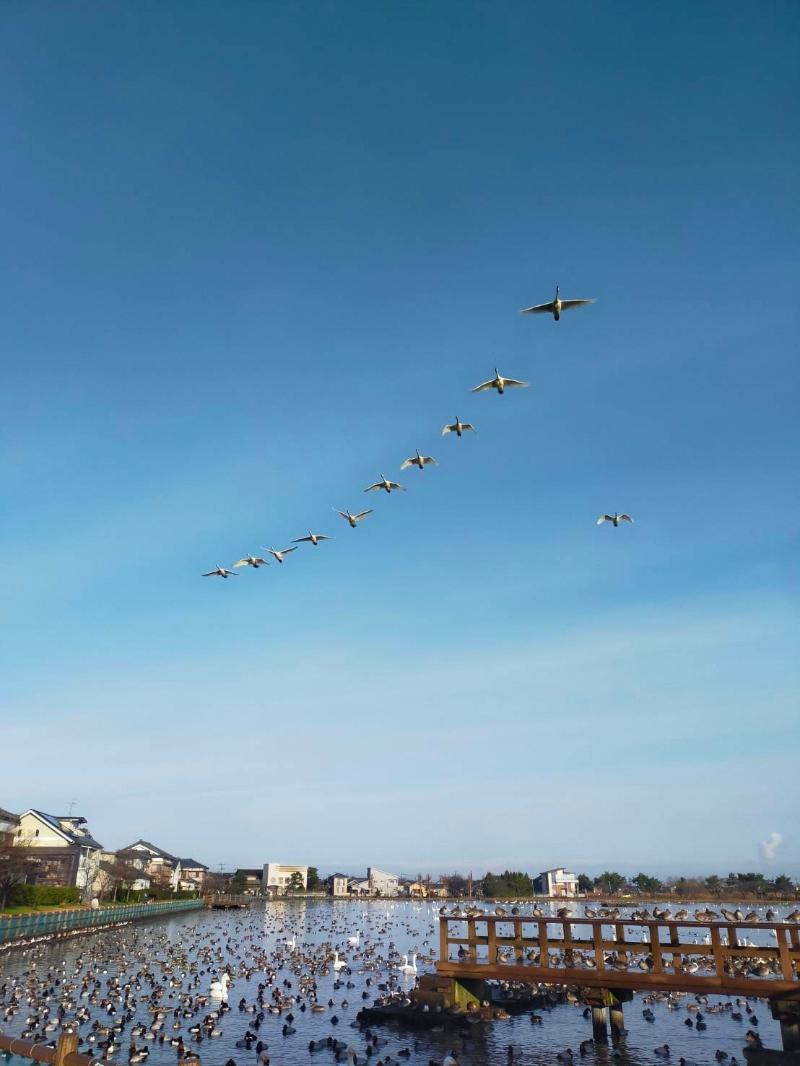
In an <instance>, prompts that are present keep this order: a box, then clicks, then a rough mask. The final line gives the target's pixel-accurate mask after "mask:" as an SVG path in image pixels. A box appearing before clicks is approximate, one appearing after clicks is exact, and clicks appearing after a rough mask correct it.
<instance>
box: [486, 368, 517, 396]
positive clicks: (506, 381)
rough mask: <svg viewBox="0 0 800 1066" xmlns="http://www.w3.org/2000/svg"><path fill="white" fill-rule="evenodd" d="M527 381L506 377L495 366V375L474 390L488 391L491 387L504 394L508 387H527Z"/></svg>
mask: <svg viewBox="0 0 800 1066" xmlns="http://www.w3.org/2000/svg"><path fill="white" fill-rule="evenodd" d="M527 387H528V382H527V381H517V379H516V378H504V377H503V375H502V374H501V373H500V371H499V370H498V369H497V367H495V368H494V377H493V378H490V379H489V380H488V381H482V382H481V384H480V385H476V386H475V388H474V389H473V390H472V391H473V392H487V391H488V390H489V389H497V393H498V395H499V396H502V395H503V393H504V392H505V391H506V389H513V388H518V389H527Z"/></svg>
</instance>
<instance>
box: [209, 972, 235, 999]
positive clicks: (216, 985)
mask: <svg viewBox="0 0 800 1066" xmlns="http://www.w3.org/2000/svg"><path fill="white" fill-rule="evenodd" d="M230 983H231V975H230V974H229V973H224V974H223V975H222V978H221V979H220V980H219V981H212V982H211V987H210V988H209V994H210V995H211V997H212V998H213V999H227V998H228V985H229V984H230Z"/></svg>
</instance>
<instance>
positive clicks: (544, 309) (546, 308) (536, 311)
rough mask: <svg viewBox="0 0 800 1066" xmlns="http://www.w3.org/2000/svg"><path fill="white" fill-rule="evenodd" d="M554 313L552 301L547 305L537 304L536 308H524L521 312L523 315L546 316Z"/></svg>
mask: <svg viewBox="0 0 800 1066" xmlns="http://www.w3.org/2000/svg"><path fill="white" fill-rule="evenodd" d="M552 313H553V303H552V301H551V302H550V303H547V304H536V306H535V307H523V308H522V310H521V311H520V314H521V315H546V314H551V315H552Z"/></svg>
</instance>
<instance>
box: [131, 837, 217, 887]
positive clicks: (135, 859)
mask: <svg viewBox="0 0 800 1066" xmlns="http://www.w3.org/2000/svg"><path fill="white" fill-rule="evenodd" d="M117 854H118V855H119V856H120V858H124V860H125V861H126V862H130V863H132V865H134V866H137V867H138V868H139V869H140V870H142V871H144V873H146V874H147V875H148V877H149V879H150V881H151V883H152V884H153V885H154V886H157V887H159V888H169V889H172V891H173V892H177V891H178V889H179V888H180V882H181V860H180V859H179V858H178V857H177V856H176V855H171V854H170V853H169V852H168V851H164V849H163V848H159V847H157V846H156V845H155V844H151V843H150V841H149V840H136V841H134V843H133V844H129V845H128V846H127V847H126V848H121V849H120V850H119V852H118V853H117ZM189 861H190V862H191V861H193V860H189ZM203 869H204V870H205V867H203Z"/></svg>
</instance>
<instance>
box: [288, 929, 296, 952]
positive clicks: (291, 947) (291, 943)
mask: <svg viewBox="0 0 800 1066" xmlns="http://www.w3.org/2000/svg"><path fill="white" fill-rule="evenodd" d="M286 947H287V948H289V950H290V951H294V949H295V948H296V947H297V937H296V936H295V934H294V933H292V939H291V940H287V941H286Z"/></svg>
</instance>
